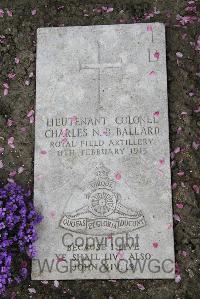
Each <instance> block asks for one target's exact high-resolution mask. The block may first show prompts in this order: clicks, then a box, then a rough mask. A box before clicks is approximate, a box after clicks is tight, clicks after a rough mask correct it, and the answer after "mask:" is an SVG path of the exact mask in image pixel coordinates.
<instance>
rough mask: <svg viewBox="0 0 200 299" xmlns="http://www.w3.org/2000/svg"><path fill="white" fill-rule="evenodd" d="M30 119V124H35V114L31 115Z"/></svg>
mask: <svg viewBox="0 0 200 299" xmlns="http://www.w3.org/2000/svg"><path fill="white" fill-rule="evenodd" d="M29 121H30V124H33V123H34V116H31V117H30V118H29Z"/></svg>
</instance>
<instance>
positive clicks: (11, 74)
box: [8, 73, 16, 79]
mask: <svg viewBox="0 0 200 299" xmlns="http://www.w3.org/2000/svg"><path fill="white" fill-rule="evenodd" d="M15 76H16V74H15V73H9V74H8V78H9V79H14V78H15Z"/></svg>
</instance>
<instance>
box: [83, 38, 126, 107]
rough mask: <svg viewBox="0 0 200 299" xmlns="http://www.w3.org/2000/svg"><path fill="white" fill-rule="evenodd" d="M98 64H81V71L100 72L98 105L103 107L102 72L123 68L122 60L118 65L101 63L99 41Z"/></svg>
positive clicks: (98, 44) (98, 78)
mask: <svg viewBox="0 0 200 299" xmlns="http://www.w3.org/2000/svg"><path fill="white" fill-rule="evenodd" d="M97 46H98V49H97V51H98V52H97V55H98V56H97V63H90V64H86V63H83V64H80V71H81V70H83V69H96V70H98V77H97V80H98V104H99V106H100V105H101V77H102V71H103V69H105V68H110V69H112V68H121V67H122V59H120V62H118V63H102V62H101V53H100V50H101V49H100V43H99V42H98V41H97Z"/></svg>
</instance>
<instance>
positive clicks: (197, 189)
mask: <svg viewBox="0 0 200 299" xmlns="http://www.w3.org/2000/svg"><path fill="white" fill-rule="evenodd" d="M192 189H193V190H194V192H195V193H197V194H199V192H200V188H199V186H197V185H193V186H192Z"/></svg>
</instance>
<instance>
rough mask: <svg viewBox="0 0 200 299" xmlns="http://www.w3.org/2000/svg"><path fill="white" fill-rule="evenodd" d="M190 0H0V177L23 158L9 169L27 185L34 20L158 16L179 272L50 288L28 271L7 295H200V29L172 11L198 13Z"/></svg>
mask: <svg viewBox="0 0 200 299" xmlns="http://www.w3.org/2000/svg"><path fill="white" fill-rule="evenodd" d="M194 2H195V3H194V4H192V3H191V4H190V5H189V4H188V2H187V1H184V0H177V1H175V0H167V1H164V0H155V1H151V0H145V1H144V0H136V1H134V0H116V1H114V0H110V1H106V0H104V1H101V0H99V1H94V0H89V1H86V0H85V1H84V0H65V1H64V0H63V1H57V0H51V1H50V0H49V1H48V0H43V1H42V0H41V1H34V0H30V1H29V0H9V1H6V0H1V1H0V9H3V10H4V16H3V17H0V41H1V43H0V147H4V148H5V150H4V153H3V154H2V155H1V156H0V160H2V161H3V165H4V167H3V168H2V169H0V180H1V181H3V182H6V181H7V178H8V177H9V173H10V172H11V171H13V170H15V169H18V167H21V166H23V167H24V171H23V172H22V173H20V174H17V175H16V176H15V178H14V179H15V181H16V182H18V183H21V184H22V185H24V186H26V187H27V186H28V187H29V188H30V189H33V163H34V160H33V150H34V123H30V118H29V117H27V113H28V112H29V111H30V110H32V109H33V110H34V105H35V60H36V30H37V28H39V27H50V26H73V25H81V26H84V25H97V24H116V23H133V22H135V21H137V22H145V21H146V22H155V21H159V22H163V23H165V24H166V34H167V66H168V96H169V126H170V145H171V151H172V184H173V208H174V214H175V222H174V235H175V252H176V261H177V269H178V270H177V273H178V275H179V271H180V276H181V281H180V282H175V281H174V280H124V281H122V280H121V281H97V280H94V281H87V280H85V281H60V282H59V283H60V284H59V287H57V288H56V287H55V286H54V284H53V282H52V281H49V282H48V284H43V283H41V282H36V281H31V280H30V277H29V278H28V279H26V280H25V281H23V282H22V283H20V284H19V285H17V286H10V287H9V290H8V293H7V295H6V297H7V298H30V296H32V298H37V299H40V298H42V299H43V298H55V299H56V298H66V299H68V298H69V299H72V298H76V299H84V298H85V299H108V298H109V296H112V297H113V298H115V299H133V298H134V299H135V298H137V299H140V298H142V299H145V298H154V299H162V298H165V299H171V298H177V299H183V298H186V299H198V298H200V273H199V270H200V239H199V234H200V201H199V200H200V199H199V190H198V188H197V186H198V185H199V164H198V162H199V153H198V142H199V139H198V132H199V128H200V119H199V113H198V112H197V111H198V107H199V105H200V84H199V83H200V55H199V53H200V51H198V50H195V44H196V43H197V38H198V35H199V34H200V22H198V20H196V19H194V21H193V22H189V23H186V24H185V26H183V24H180V22H179V20H177V15H181V16H186V15H187V16H196V17H199V16H200V2H198V1H194ZM195 4H196V7H197V12H196V13H195V12H191V11H188V10H185V8H186V7H188V6H193V5H195ZM102 6H109V7H113V9H114V10H113V12H109V13H106V12H98V11H96V10H95V11H93V9H96V8H100V7H102ZM155 7H156V9H157V10H156V11H155V10H154V8H155ZM7 9H8V10H12V12H13V15H12V16H8V15H7V12H6V11H7ZM34 9H36V14H35V15H32V13H31V11H32V10H34ZM150 11H154V14H152V17H151V18H150V19H149V20H145V13H149V12H150ZM155 12H156V13H155ZM177 25H179V26H177ZM2 36H5V37H2ZM177 52H180V53H182V54H183V57H177V54H176V53H177ZM179 56H180V55H179ZM15 57H18V58H19V60H20V61H19V63H15V60H14V59H15ZM12 72H14V73H16V76H15V78H13V79H8V74H9V73H12ZM5 82H7V83H9V89H8V95H6V96H4V87H3V83H5ZM8 119H11V120H13V121H14V123H13V124H12V125H11V126H8V124H7V121H8ZM178 128H181V129H178ZM177 129H178V132H177ZM11 136H13V137H14V144H15V148H13V149H11V148H10V147H9V146H8V144H7V140H8V138H9V137H11ZM178 147H180V148H181V150H180V152H178V153H175V154H174V152H173V151H174V150H175V149H177V148H178ZM177 151H178V150H177ZM180 171H181V173H182V174H180ZM175 184H177V185H175ZM180 202H181V203H182V204H183V208H182V209H180V208H178V207H177V203H180ZM177 215H178V216H177ZM177 219H178V220H177ZM179 220H180V221H179ZM185 255H186V256H185ZM19 259H20V258H19ZM29 269H30V264H29ZM179 269H180V270H179ZM138 283H140V284H143V285H144V287H145V289H144V290H140V289H139V288H138V286H137V284H138ZM28 288H34V289H35V290H36V293H35V294H32V295H30V293H29V291H28ZM112 297H110V299H111V298H112Z"/></svg>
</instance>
